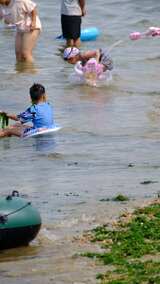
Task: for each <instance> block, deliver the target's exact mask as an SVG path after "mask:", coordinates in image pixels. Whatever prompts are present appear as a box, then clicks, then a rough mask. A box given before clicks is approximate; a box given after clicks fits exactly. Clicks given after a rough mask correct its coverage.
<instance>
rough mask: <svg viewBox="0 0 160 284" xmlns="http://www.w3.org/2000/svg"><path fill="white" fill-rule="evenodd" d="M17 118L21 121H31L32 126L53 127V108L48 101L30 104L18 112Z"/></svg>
mask: <svg viewBox="0 0 160 284" xmlns="http://www.w3.org/2000/svg"><path fill="white" fill-rule="evenodd" d="M18 118H19V120H20V122H21V123H27V122H32V123H33V127H34V128H41V127H47V128H49V127H53V125H54V120H53V109H52V107H51V106H50V104H49V103H46V102H45V103H39V104H37V105H36V104H35V105H32V106H30V107H29V108H27V109H26V111H24V112H22V113H20V114H19V115H18Z"/></svg>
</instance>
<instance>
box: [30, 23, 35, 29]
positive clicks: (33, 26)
mask: <svg viewBox="0 0 160 284" xmlns="http://www.w3.org/2000/svg"><path fill="white" fill-rule="evenodd" d="M35 29H36V23H34V22H32V23H31V26H30V30H31V31H34V30H35Z"/></svg>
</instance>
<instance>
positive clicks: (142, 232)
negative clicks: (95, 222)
mask: <svg viewBox="0 0 160 284" xmlns="http://www.w3.org/2000/svg"><path fill="white" fill-rule="evenodd" d="M126 218H127V216H126ZM90 241H91V242H96V243H97V242H98V243H99V244H100V245H101V247H102V248H103V252H101V253H94V252H86V253H84V254H83V256H87V257H90V258H94V259H97V260H100V261H101V262H102V263H103V264H104V265H107V272H106V273H104V274H98V275H97V279H99V281H100V283H101V284H140V283H144V284H151V283H152V284H160V204H159V202H158V201H157V202H155V203H153V204H151V205H149V206H147V207H145V208H141V209H137V210H135V211H134V213H133V214H132V215H131V216H130V217H129V218H128V219H127V221H126V220H124V217H123V218H120V219H119V221H118V222H117V224H116V226H114V227H112V228H110V227H107V225H104V226H100V227H97V228H95V229H93V230H92V231H91V233H90Z"/></svg>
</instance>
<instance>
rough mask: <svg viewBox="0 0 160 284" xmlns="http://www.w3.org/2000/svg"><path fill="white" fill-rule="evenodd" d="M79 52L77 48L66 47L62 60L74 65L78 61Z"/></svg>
mask: <svg viewBox="0 0 160 284" xmlns="http://www.w3.org/2000/svg"><path fill="white" fill-rule="evenodd" d="M79 56H80V50H79V49H78V48H77V47H67V48H65V50H64V53H63V58H64V60H66V61H68V63H71V64H75V63H76V62H77V61H78V60H79Z"/></svg>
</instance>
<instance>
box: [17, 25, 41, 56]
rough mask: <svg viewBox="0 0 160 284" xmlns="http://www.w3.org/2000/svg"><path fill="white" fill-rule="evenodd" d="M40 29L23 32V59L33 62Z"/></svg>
mask: <svg viewBox="0 0 160 284" xmlns="http://www.w3.org/2000/svg"><path fill="white" fill-rule="evenodd" d="M39 34H40V30H34V31H32V32H26V33H22V39H21V40H22V42H21V61H26V62H33V57H32V50H33V48H34V47H35V45H36V43H37V39H38V36H39Z"/></svg>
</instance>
